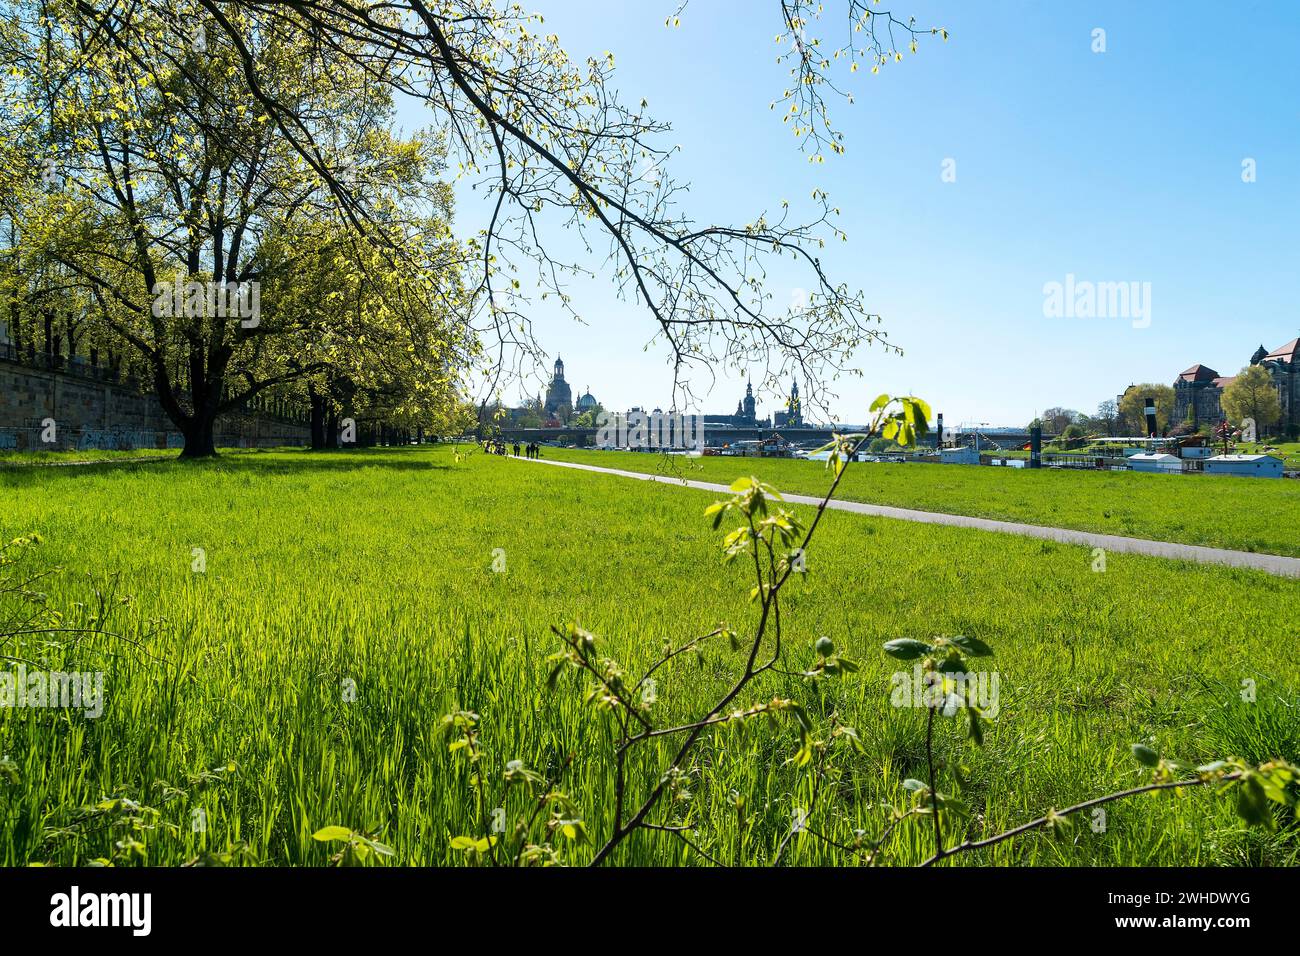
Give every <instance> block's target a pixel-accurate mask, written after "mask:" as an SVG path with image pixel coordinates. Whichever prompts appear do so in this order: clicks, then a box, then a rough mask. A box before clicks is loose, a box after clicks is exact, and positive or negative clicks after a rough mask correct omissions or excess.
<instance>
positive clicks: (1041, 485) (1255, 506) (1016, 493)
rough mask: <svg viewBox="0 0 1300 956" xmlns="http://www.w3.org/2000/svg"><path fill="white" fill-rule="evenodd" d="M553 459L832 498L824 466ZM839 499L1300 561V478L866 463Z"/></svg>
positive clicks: (608, 455) (570, 454)
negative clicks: (750, 481) (741, 480)
mask: <svg viewBox="0 0 1300 956" xmlns="http://www.w3.org/2000/svg"><path fill="white" fill-rule="evenodd" d="M544 454H545V456H546V457H548V458H560V459H564V460H566V461H577V462H582V463H584V464H593V465H602V466H604V467H608V468H619V469H622V470H624V471H639V472H661V471H671V472H674V473H680V474H682V475H683V476H684V477H688V478H693V479H696V480H699V481H716V482H728V483H729V482H730V481H731V479H732V478H733V477H734V476H735V475H736V474H737V473H744V474H754V475H758V476H759V477H761V478H763V479H764V480H765V481H769V482H771V483H772V484H774V485H776V486H777V487H778V488H780V489H782V490H784V491H790V492H798V493H802V494H809V495H821V494H824V493H825V491H826V489H827V488H828V487H829V486H830V482H831V474H830V472H829V471H827V469H826V467H825V463H824V462H816V461H804V460H801V459H789V458H787V459H782V458H763V459H759V458H726V457H720V456H718V457H704V458H685V457H673V458H665V456H663V455H659V454H646V453H638V452H614V451H583V450H576V449H555V448H547V449H544ZM839 497H841V498H844V499H846V500H849V501H865V502H870V503H872V504H879V505H893V506H895V507H899V508H916V509H919V510H921V511H940V512H948V513H951V514H960V515H972V516H974V517H978V518H998V519H1001V520H1004V521H1018V522H1022V523H1024V524H1039V525H1051V526H1053V527H1059V528H1073V529H1076V530H1079V531H1100V532H1103V533H1106V534H1119V535H1125V536H1128V537H1134V538H1150V539H1152V540H1156V541H1177V542H1180V543H1183V544H1200V545H1207V546H1210V547H1218V548H1231V549H1234V550H1237V551H1260V552H1265V553H1268V554H1285V555H1291V556H1295V557H1300V481H1293V480H1290V479H1260V478H1238V477H1222V476H1207V475H1150V474H1142V473H1136V472H1124V471H1100V472H1098V471H1070V470H1066V469H1059V470H1058V469H1048V468H1044V469H1039V470H1032V471H1031V470H1029V469H1024V468H996V467H987V466H985V467H975V466H973V465H940V464H920V463H917V462H908V463H906V464H892V463H891V464H884V463H877V462H863V463H860V464H859V465H858V466H857V467H855V468H854V469H853V471H852V472H851V473H850V474H849V475H848V476H847V477H846V478H845V479H844V482H843V483H842V485H841V490H840V494H839Z"/></svg>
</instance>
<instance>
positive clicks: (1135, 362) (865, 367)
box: [401, 0, 1300, 425]
mask: <svg viewBox="0 0 1300 956" xmlns="http://www.w3.org/2000/svg"><path fill="white" fill-rule="evenodd" d="M894 7H895V10H894V12H895V13H896V14H902V15H904V16H907V15H915V16H916V18H917V20H918V22H919V23H920V24H922V25H930V24H934V25H941V26H944V27H946V28H947V29H948V30H949V32H950V37H951V39H950V41H949V42H947V43H944V42H942V41H941V40H939V39H938V38H934V39H933V40H932V41H931V40H927V41H925V42H922V43H921V45H920V48H919V52H918V55H916V56H909V57H905V58H904V60H903V62H901V63H896V64H894V63H891V64H889V66H888V67H887V68H886V69H884V70H882V72H881V74H880V75H879V76H871V75H869V74H868V71H865V70H864V71H859V73H857V74H855V75H852V76H850V75H849V74H848V73H847V68H846V69H845V71H844V72H843V75H839V74H836V76H837V79H839V80H841V81H842V82H843V86H844V87H845V88H846V89H848V90H849V91H851V92H852V93H853V95H854V98H855V103H854V104H853V105H849V104H847V103H845V102H843V101H840V100H834V99H832V100H831V101H830V108H831V109H832V111H833V119H834V121H835V122H836V124H837V125H838V126H840V127H841V128H842V129H843V130H844V132H845V134H846V147H847V153H846V154H845V155H843V156H827V158H826V161H825V163H824V164H810V163H809V162H808V161H807V157H806V156H804V155H803V154H801V153H800V152H799V149H798V144H797V142H796V140H795V139H794V138H793V137H792V136H791V135H790V133H789V130H788V128H787V127H785V126H784V125H783V124H782V123H781V121H780V117H779V116H778V115H777V114H776V113H774V112H773V111H772V110H770V109H769V104H770V103H771V102H772V100H774V99H776V98H777V97H779V96H780V94H781V91H782V90H783V89H784V88H785V86H786V85H788V76H787V74H786V71H785V68H784V67H782V66H778V65H777V64H776V63H775V62H774V61H775V57H776V54H777V52H779V51H777V50H776V49H775V47H774V44H773V43H772V39H773V36H775V35H776V33H777V32H779V31H780V28H781V25H780V22H779V8H778V7H777V6H776V5H773V6H772V7H771V8H770V9H768V8H766V7H763V6H761V5H756V4H753V3H749V2H743V0H715V2H710V3H704V2H698V3H692V4H690V5H689V6H688V7H687V8H686V9H685V11H684V12H683V13H682V15H681V26H680V28H678V29H671V28H666V27H665V25H664V17H665V16H666V15H668V14H671V13H672V12H673V11H672V10H667V11H665V10H663V9H660V8H659V7H658V6H656V5H654V4H644V3H634V2H631V0H613V2H610V3H607V4H604V5H603V6H602V8H601V9H602V16H601V17H599V18H595V17H592V16H590V12H589V8H588V7H587V6H586V5H584V4H579V3H560V4H553V5H551V6H550V7H548V8H547V9H546V11H545V12H546V29H547V31H548V32H551V31H553V32H554V33H556V34H557V35H558V36H559V37H560V38H561V41H562V42H563V43H564V45H565V46H566V48H567V49H568V50H569V52H570V54H571V55H572V56H573V57H575V58H579V59H580V58H584V57H586V56H588V55H595V56H602V55H603V54H604V52H605V51H606V50H608V51H610V52H612V53H613V54H614V55H615V57H616V59H617V63H618V70H617V72H616V73H615V75H614V80H613V84H614V86H615V87H617V88H618V90H619V92H620V95H621V96H622V97H623V98H624V99H626V100H629V101H631V100H634V99H639V98H642V97H644V98H645V99H647V100H648V102H649V108H650V110H651V112H652V113H653V114H654V115H655V116H657V117H659V118H661V119H664V120H667V121H669V122H671V123H672V124H673V131H672V132H671V133H670V134H669V135H668V136H667V137H666V140H665V142H666V143H668V144H669V145H672V144H680V146H681V150H680V152H679V153H678V154H677V155H676V156H674V157H673V159H672V161H671V164H670V166H671V174H672V175H673V176H674V177H675V178H678V179H681V180H684V181H689V182H690V183H691V185H692V191H691V193H690V194H689V195H688V196H687V199H686V203H685V208H686V210H687V211H689V212H690V213H691V214H692V215H693V216H694V217H695V218H696V219H697V220H701V221H720V222H745V221H748V220H749V219H751V218H753V217H754V216H755V215H757V214H758V213H760V212H761V211H762V210H764V209H767V210H771V209H773V208H777V207H779V204H780V203H781V201H782V200H783V199H789V200H790V201H791V203H792V205H797V204H798V202H799V201H800V199H801V197H803V198H806V197H807V196H808V195H809V194H810V192H811V191H812V190H813V189H814V188H819V189H824V190H826V191H827V192H828V193H829V195H830V197H831V200H832V201H833V202H834V203H835V205H836V206H838V207H839V208H840V209H841V210H842V216H841V219H840V220H839V225H841V226H842V227H843V228H844V230H845V231H846V232H847V234H848V242H846V243H835V244H833V245H834V247H831V245H830V244H828V247H827V249H826V250H825V252H824V259H823V264H824V265H825V267H826V270H827V273H828V274H829V275H830V277H831V278H832V279H833V280H834V281H843V282H845V283H847V284H848V285H849V286H850V287H852V288H858V287H861V288H862V289H863V290H864V294H865V301H866V304H867V306H868V307H869V308H870V310H871V311H872V312H876V313H879V314H880V315H881V316H882V317H883V324H882V328H883V329H884V330H885V332H886V333H887V334H888V336H889V340H890V342H892V343H894V344H896V345H898V346H899V347H901V348H902V349H903V351H904V354H903V355H902V356H901V357H899V356H894V355H887V354H885V352H884V351H883V350H881V349H879V348H866V349H863V350H862V351H860V352H859V353H858V355H857V358H856V362H855V364H856V365H857V367H858V368H859V369H860V370H861V372H862V373H863V374H862V378H861V379H855V378H847V377H845V378H841V379H839V380H838V381H836V382H832V383H830V387H831V389H832V390H833V391H835V392H838V393H839V397H838V398H837V399H834V400H832V401H831V404H830V409H829V411H830V413H831V414H832V415H834V416H836V417H838V419H839V420H841V421H846V422H854V421H861V420H863V419H865V418H866V409H867V406H868V405H869V403H870V401H871V400H872V399H873V398H874V397H875V396H876V395H877V394H879V393H881V392H889V393H892V394H917V395H919V396H921V397H922V398H924V399H926V400H927V401H928V402H929V403H930V404H931V406H932V407H933V408H934V410H935V411H936V412H939V411H942V412H944V414H945V418H946V420H947V421H948V422H951V423H954V424H955V423H957V422H960V421H963V420H971V421H986V422H992V423H995V424H1008V425H1020V424H1024V423H1026V422H1028V421H1030V420H1031V419H1032V418H1034V417H1035V416H1036V415H1037V414H1039V413H1041V412H1042V411H1043V409H1045V408H1048V407H1052V406H1064V407H1070V408H1076V409H1078V410H1080V411H1083V412H1087V413H1092V412H1095V411H1096V408H1097V405H1098V404H1099V403H1100V402H1103V401H1106V400H1107V399H1113V398H1114V396H1115V395H1116V394H1118V393H1120V392H1122V391H1123V390H1124V389H1125V388H1126V387H1127V386H1128V385H1129V384H1131V383H1135V382H1161V383H1167V384H1172V383H1173V381H1174V380H1175V379H1176V378H1177V377H1178V375H1179V373H1180V372H1182V370H1184V369H1186V368H1188V367H1189V366H1191V365H1194V364H1196V363H1205V364H1207V365H1210V366H1212V367H1214V368H1215V369H1217V370H1219V371H1220V372H1221V373H1222V374H1223V375H1224V376H1231V375H1234V374H1236V373H1237V372H1238V371H1239V370H1240V369H1241V367H1242V366H1243V365H1244V364H1245V362H1244V357H1243V356H1242V343H1243V342H1249V343H1250V345H1249V348H1247V349H1246V354H1247V355H1249V352H1250V351H1251V350H1253V349H1254V348H1255V346H1256V345H1258V344H1260V343H1263V344H1264V345H1265V346H1266V347H1268V348H1273V347H1275V346H1276V345H1278V344H1279V343H1281V342H1285V341H1288V340H1290V339H1292V338H1295V337H1296V335H1297V334H1300V310H1298V309H1297V308H1296V305H1295V303H1296V302H1297V300H1300V235H1298V234H1297V230H1296V228H1295V215H1294V211H1295V210H1296V209H1297V208H1300V108H1297V107H1296V106H1295V105H1294V104H1293V103H1291V102H1290V101H1289V97H1290V91H1292V90H1294V89H1295V88H1296V85H1297V84H1296V79H1297V77H1296V72H1297V71H1296V67H1295V60H1294V56H1293V53H1292V51H1293V50H1294V49H1295V48H1296V46H1297V45H1300V8H1297V7H1293V6H1290V5H1286V4H1262V5H1260V11H1259V12H1260V14H1261V15H1264V14H1266V15H1267V19H1268V24H1269V27H1268V29H1267V30H1243V31H1240V32H1239V34H1238V35H1236V36H1235V37H1234V47H1233V62H1234V64H1236V65H1237V66H1238V67H1240V68H1236V67H1234V69H1232V70H1217V69H1210V68H1208V67H1207V64H1210V63H1215V62H1218V61H1219V60H1220V59H1221V58H1222V55H1223V49H1222V44H1221V37H1219V36H1217V31H1215V30H1210V29H1207V28H1206V24H1207V23H1209V22H1213V20H1214V18H1215V16H1216V13H1217V8H1216V7H1215V6H1214V5H1213V4H1211V3H1190V4H1186V5H1185V6H1184V7H1182V8H1180V15H1179V16H1177V17H1171V16H1169V14H1168V9H1167V8H1165V7H1161V6H1159V5H1151V6H1146V5H1136V4H1126V3H1114V2H1113V3H1098V4H1091V5H1088V6H1087V7H1083V6H1076V7H1067V6H1065V5H1057V4H1052V5H1047V4H1043V5H1035V4H1021V3H1009V2H1008V3H1001V2H994V3H991V4H980V5H978V6H976V5H971V4H962V3H957V2H951V0H950V2H926V0H920V2H912V3H895V4H894ZM834 9H836V8H835V7H833V6H828V7H827V10H828V11H831V10H834ZM822 27H824V29H823V31H822V32H823V33H824V34H825V35H827V36H830V35H831V34H832V32H833V31H838V30H840V29H842V24H838V23H835V22H832V21H830V20H829V19H828V20H827V21H825V22H824V23H823V24H822ZM1099 29H1100V30H1104V31H1105V34H1104V40H1105V50H1104V52H1094V48H1095V47H1096V45H1097V41H1096V34H1095V31H1097V30H1099ZM669 67H672V68H669ZM702 91H705V92H704V93H703V94H702ZM401 118H402V121H403V122H404V123H405V124H406V125H408V126H410V127H414V126H417V125H422V124H423V123H424V122H425V121H426V120H425V118H424V117H423V116H422V115H421V113H420V111H419V110H418V109H414V108H412V107H410V105H409V104H405V105H404V106H403V108H402V117H401ZM457 203H458V205H457V214H456V223H455V227H456V229H457V231H458V232H459V233H460V234H462V235H465V236H468V235H470V234H472V233H473V232H474V231H475V230H477V229H478V228H480V227H481V225H482V224H483V223H484V222H485V221H486V218H487V216H488V214H489V212H490V209H489V208H488V206H487V204H486V203H485V202H484V199H483V197H482V196H481V194H479V193H477V192H474V191H472V190H470V189H469V188H468V184H467V183H466V182H465V181H461V183H459V184H458V187H457ZM551 225H552V226H554V229H553V231H552V232H551V234H550V239H551V240H552V241H553V242H554V243H555V245H556V248H558V249H559V250H560V251H561V252H563V253H566V254H567V253H572V254H573V256H574V258H575V259H578V260H582V261H585V262H586V263H587V264H588V265H590V267H591V268H593V269H594V270H595V271H596V273H597V278H596V279H592V280H584V281H575V282H574V283H573V284H572V287H571V289H570V291H571V293H572V297H573V304H574V306H575V308H576V309H577V310H578V311H579V313H580V314H581V315H582V316H583V318H584V319H585V322H586V324H580V323H577V322H574V321H573V320H572V319H571V318H569V317H568V316H566V315H564V314H562V313H561V311H560V310H559V309H558V308H556V307H555V305H554V302H553V301H546V302H543V301H541V300H540V296H534V297H533V302H532V306H531V308H530V309H529V318H530V320H531V321H532V323H533V327H534V329H535V332H536V335H537V338H538V340H539V342H540V343H541V345H542V347H543V348H544V349H545V350H546V351H547V352H548V353H549V360H550V361H553V360H554V358H555V356H556V355H563V356H564V358H565V361H566V363H568V365H569V367H570V370H571V372H570V377H571V378H572V379H575V380H576V381H579V382H581V385H582V387H583V388H584V389H585V388H587V387H588V386H589V387H590V388H591V390H592V392H593V393H594V394H595V395H596V397H597V398H598V399H599V400H600V401H601V403H602V404H603V405H605V406H606V407H608V408H629V407H632V406H636V405H642V406H645V405H646V403H647V402H648V403H650V407H653V405H654V404H656V403H658V404H661V405H662V407H664V408H667V407H669V403H670V401H671V399H670V396H671V392H670V386H671V380H672V376H671V369H670V367H669V365H668V362H667V355H666V353H665V352H664V350H663V348H662V347H661V346H662V343H658V344H650V345H649V347H648V349H647V343H648V342H649V341H650V339H651V337H652V336H653V334H654V332H655V327H654V322H653V318H652V317H651V316H650V315H649V313H648V311H646V310H645V309H643V308H639V307H637V306H636V305H634V304H629V303H626V302H622V301H620V300H619V299H618V298H617V296H616V295H615V289H614V285H613V280H612V279H611V277H610V275H609V271H608V269H607V268H603V266H604V262H603V257H602V256H601V255H599V253H598V254H596V255H594V256H587V255H585V254H584V252H583V250H581V249H580V248H579V247H578V244H577V243H576V241H574V239H573V237H572V236H570V235H569V234H567V233H566V232H565V231H564V230H563V229H561V228H560V227H559V224H557V223H552V224H551ZM602 251H603V250H602ZM524 279H526V277H522V276H521V280H524ZM782 281H783V277H782V276H779V275H775V276H773V277H772V284H771V286H770V291H771V292H772V294H773V295H774V296H778V297H782V296H790V297H795V296H797V295H798V292H799V290H798V289H796V288H793V287H792V286H784V285H782V284H781V283H782ZM1067 284H1068V286H1069V288H1070V289H1071V291H1074V292H1078V290H1083V291H1082V292H1079V293H1078V295H1079V297H1078V298H1073V297H1072V298H1069V299H1068V300H1067V299H1065V298H1062V297H1059V296H1057V295H1054V292H1055V290H1056V287H1058V286H1059V287H1060V290H1061V291H1062V292H1063V291H1064V290H1065V289H1066V287H1067ZM1125 297H1127V302H1125V301H1122V299H1123V298H1125ZM1076 306H1077V308H1076ZM1125 309H1127V310H1128V311H1127V312H1125V311H1124V310H1125ZM1115 312H1119V313H1121V314H1114V313H1115ZM548 371H549V361H548V362H545V363H543V365H542V367H541V368H539V369H537V370H536V375H535V376H534V377H532V378H530V379H529V380H527V381H525V382H522V383H519V382H515V383H510V384H509V385H508V386H507V388H506V390H505V392H504V393H503V396H502V397H503V398H504V400H505V401H506V402H507V403H514V402H515V401H517V399H518V398H519V397H520V396H521V395H529V396H532V397H535V396H536V394H537V393H538V392H539V391H540V390H543V389H544V388H545V384H546V379H547V373H548ZM748 371H749V372H750V373H752V374H753V376H754V382H755V389H756V392H758V398H759V400H760V401H761V402H762V403H763V407H765V408H766V409H767V410H768V411H774V410H775V409H776V408H777V404H776V403H777V401H778V400H777V398H776V397H775V396H774V395H772V394H769V393H766V392H765V391H763V390H761V389H760V383H761V375H762V370H761V369H757V368H754V369H750V370H748ZM710 375H714V376H716V380H713V381H711V380H710ZM745 378H746V376H745V374H744V372H740V373H738V372H736V371H734V370H731V369H724V368H720V367H713V368H710V369H708V370H706V374H704V375H703V376H701V375H698V374H697V375H696V376H695V378H694V379H693V385H694V386H695V388H696V390H697V391H698V392H699V393H700V396H701V397H700V399H699V400H698V401H697V402H695V403H694V404H695V405H696V406H698V407H697V408H693V409H690V410H693V411H703V412H711V411H717V410H726V409H729V408H730V407H734V404H735V401H736V398H735V396H736V395H737V393H738V392H743V389H744V382H745ZM780 384H781V387H782V388H788V379H783V381H782V382H781V383H780ZM800 385H801V387H803V386H804V383H803V382H800ZM710 386H711V387H710ZM805 411H806V412H807V413H808V414H809V415H810V416H811V417H814V418H818V419H825V418H827V417H828V416H827V414H826V413H825V412H823V411H822V410H821V409H818V408H816V407H815V406H814V405H812V404H810V405H809V407H808V408H806V410H805Z"/></svg>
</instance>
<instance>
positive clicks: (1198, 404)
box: [1172, 338, 1300, 431]
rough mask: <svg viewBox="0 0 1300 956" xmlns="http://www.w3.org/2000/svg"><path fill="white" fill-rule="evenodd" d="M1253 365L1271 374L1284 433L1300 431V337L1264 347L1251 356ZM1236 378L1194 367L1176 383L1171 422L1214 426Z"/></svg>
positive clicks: (1198, 366)
mask: <svg viewBox="0 0 1300 956" xmlns="http://www.w3.org/2000/svg"><path fill="white" fill-rule="evenodd" d="M1250 364H1251V365H1259V366H1261V367H1262V368H1263V369H1264V370H1265V371H1267V372H1268V374H1269V377H1270V378H1272V380H1273V386H1274V387H1275V388H1276V389H1277V396H1278V400H1279V402H1280V403H1281V405H1282V418H1281V421H1280V422H1279V426H1280V429H1281V430H1282V431H1294V430H1296V429H1300V338H1295V339H1292V340H1291V341H1290V342H1287V343H1286V344H1285V345H1281V346H1279V347H1278V348H1275V349H1274V350H1273V351H1271V352H1269V351H1267V350H1266V349H1265V348H1264V346H1262V345H1261V346H1260V347H1259V348H1258V349H1256V350H1255V354H1254V355H1252V356H1251V357H1250ZM1233 378H1235V376H1223V375H1220V374H1219V373H1218V372H1216V371H1215V370H1214V369H1212V368H1210V367H1209V366H1206V365H1193V366H1192V367H1191V368H1189V369H1188V370H1187V371H1185V372H1183V373H1182V374H1181V375H1179V376H1178V378H1177V380H1176V381H1175V382H1174V414H1173V419H1172V421H1173V422H1175V423H1177V422H1182V421H1188V420H1190V421H1191V422H1192V423H1193V424H1195V425H1198V426H1199V425H1205V424H1214V423H1216V422H1218V421H1219V420H1220V419H1222V418H1223V404H1222V399H1223V390H1224V389H1225V388H1227V387H1228V386H1229V385H1231V384H1232V382H1233Z"/></svg>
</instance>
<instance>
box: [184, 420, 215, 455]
mask: <svg viewBox="0 0 1300 956" xmlns="http://www.w3.org/2000/svg"><path fill="white" fill-rule="evenodd" d="M216 425H217V423H216V419H215V418H213V417H212V416H209V415H195V416H194V417H192V418H190V419H189V420H188V421H187V422H185V423H184V424H183V425H181V434H183V435H184V436H185V447H184V448H182V449H181V457H182V458H215V457H216V454H217V444H216V431H217V429H216Z"/></svg>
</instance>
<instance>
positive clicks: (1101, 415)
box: [1036, 365, 1282, 440]
mask: <svg viewBox="0 0 1300 956" xmlns="http://www.w3.org/2000/svg"><path fill="white" fill-rule="evenodd" d="M1148 398H1153V399H1155V408H1156V427H1157V428H1158V429H1159V431H1160V434H1162V435H1164V434H1190V433H1192V432H1194V431H1197V430H1198V429H1199V430H1201V431H1203V432H1205V433H1206V434H1209V433H1210V430H1211V429H1212V428H1213V427H1214V426H1215V425H1217V424H1218V422H1217V421H1201V422H1196V423H1193V421H1192V419H1191V413H1192V409H1191V408H1190V407H1189V409H1188V414H1187V417H1185V418H1184V419H1183V420H1182V421H1175V420H1174V419H1175V416H1174V409H1175V405H1176V395H1175V392H1174V389H1173V388H1172V387H1170V386H1168V385H1162V384H1158V383H1155V382H1146V383H1143V384H1141V385H1133V386H1130V387H1129V388H1128V389H1127V390H1126V391H1125V392H1124V394H1123V395H1122V396H1120V400H1119V401H1118V402H1116V401H1114V400H1107V401H1104V402H1102V403H1101V404H1100V405H1098V406H1097V412H1096V414H1094V415H1088V414H1086V413H1084V412H1080V411H1076V410H1075V409H1072V408H1063V407H1053V408H1049V409H1046V410H1045V411H1044V412H1043V414H1042V415H1041V416H1040V417H1039V418H1038V419H1036V422H1037V423H1038V424H1041V425H1042V426H1043V429H1044V431H1046V432H1047V433H1048V434H1052V435H1059V436H1061V437H1062V438H1063V439H1067V440H1076V439H1083V438H1086V437H1088V436H1090V435H1096V436H1109V435H1132V436H1138V435H1144V434H1146V430H1147V426H1146V402H1147V399H1148ZM1220 404H1221V406H1222V410H1223V415H1224V417H1225V418H1226V419H1227V420H1228V421H1230V422H1232V423H1233V424H1234V425H1240V424H1241V423H1242V422H1244V421H1245V420H1246V419H1252V420H1253V421H1254V422H1255V425H1256V428H1257V430H1258V432H1259V434H1260V435H1264V434H1267V433H1268V430H1269V429H1272V428H1274V427H1275V426H1277V425H1278V424H1279V423H1280V421H1281V419H1282V404H1281V401H1280V399H1279V398H1278V393H1277V386H1276V385H1274V383H1273V380H1272V377H1271V376H1270V375H1269V374H1268V370H1267V369H1265V368H1263V367H1262V366H1259V365H1248V366H1247V367H1246V368H1244V369H1242V370H1241V372H1240V373H1239V374H1238V375H1237V376H1236V377H1235V378H1234V379H1233V380H1232V381H1231V382H1229V383H1228V385H1227V386H1226V387H1225V388H1224V389H1223V394H1222V396H1221V397H1220Z"/></svg>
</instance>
